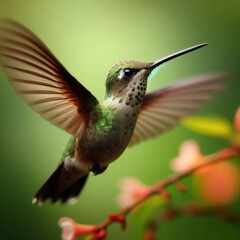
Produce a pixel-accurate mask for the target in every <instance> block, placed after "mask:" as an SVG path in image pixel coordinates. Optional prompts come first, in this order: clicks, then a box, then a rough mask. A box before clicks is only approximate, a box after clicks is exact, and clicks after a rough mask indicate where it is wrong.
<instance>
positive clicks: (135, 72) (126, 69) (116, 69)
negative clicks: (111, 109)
mask: <svg viewBox="0 0 240 240" xmlns="http://www.w3.org/2000/svg"><path fill="white" fill-rule="evenodd" d="M149 67H150V63H143V62H138V61H133V60H128V61H124V62H119V63H118V64H116V65H115V66H113V67H112V68H111V70H110V71H109V73H108V76H107V81H106V95H107V96H108V97H109V96H111V95H112V96H114V97H121V96H124V95H126V94H127V93H128V92H129V91H133V90H134V89H137V88H139V89H142V90H143V88H145V90H146V80H147V78H148V76H149V74H150V73H151V69H150V68H149ZM144 92H145V91H144Z"/></svg>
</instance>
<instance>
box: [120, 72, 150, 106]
mask: <svg viewBox="0 0 240 240" xmlns="http://www.w3.org/2000/svg"><path fill="white" fill-rule="evenodd" d="M147 77H148V76H144V77H142V78H141V79H140V80H137V81H133V82H132V83H129V86H128V88H127V92H126V95H125V98H124V102H125V105H127V106H130V107H131V108H133V107H137V106H139V107H140V106H141V104H142V101H143V99H144V96H145V92H146V89H147Z"/></svg>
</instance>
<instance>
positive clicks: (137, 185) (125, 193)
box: [117, 177, 151, 208]
mask: <svg viewBox="0 0 240 240" xmlns="http://www.w3.org/2000/svg"><path fill="white" fill-rule="evenodd" d="M150 189H151V187H150V186H147V185H145V184H144V183H142V182H141V181H140V180H138V179H137V178H133V177H126V178H124V179H122V180H121V182H120V191H121V192H120V194H119V196H118V197H117V203H118V205H119V206H120V207H121V208H125V207H128V206H130V205H131V204H133V203H134V202H135V201H136V200H137V199H139V198H142V197H144V196H146V195H147V194H148V193H149V191H150Z"/></svg>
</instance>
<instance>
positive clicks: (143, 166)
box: [0, 0, 240, 240]
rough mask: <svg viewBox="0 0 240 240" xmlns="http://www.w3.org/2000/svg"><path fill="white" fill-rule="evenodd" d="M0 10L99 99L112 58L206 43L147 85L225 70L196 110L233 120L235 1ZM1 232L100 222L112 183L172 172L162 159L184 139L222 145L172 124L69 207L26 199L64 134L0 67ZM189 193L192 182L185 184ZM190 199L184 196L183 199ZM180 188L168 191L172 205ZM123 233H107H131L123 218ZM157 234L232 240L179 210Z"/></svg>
mask: <svg viewBox="0 0 240 240" xmlns="http://www.w3.org/2000/svg"><path fill="white" fill-rule="evenodd" d="M0 17H10V18H13V19H15V20H18V21H20V22H21V23H23V24H24V25H26V26H27V27H28V28H30V29H31V30H32V31H33V32H34V33H36V34H37V35H38V36H39V37H40V38H41V39H42V40H43V42H44V43H45V44H46V45H47V46H48V47H49V48H50V49H51V51H52V52H53V53H54V54H55V56H56V57H57V58H58V59H59V60H60V61H61V62H62V63H63V65H64V66H66V68H67V69H68V70H69V71H70V73H72V74H73V75H74V76H75V77H76V78H77V79H79V80H80V81H81V83H82V84H83V85H84V86H86V87H87V88H88V89H89V90H91V91H92V92H93V94H94V95H95V96H97V97H98V98H99V99H103V96H104V91H105V86H104V84H105V77H106V75H107V72H108V70H109V69H110V68H111V67H112V65H114V64H115V63H116V62H118V61H120V60H127V59H134V60H142V61H152V60H156V59H158V58H160V57H163V56H165V55H167V54H170V53H173V52H175V51H177V50H180V49H183V48H186V47H190V46H192V45H195V44H199V43H202V42H209V43H210V45H209V46H208V47H205V48H203V49H201V50H198V51H196V52H194V53H191V54H188V55H185V56H183V57H181V58H178V59H176V60H174V61H172V62H170V63H168V64H166V66H164V67H162V69H161V71H159V72H158V73H157V75H156V76H155V77H154V79H152V80H151V82H150V85H149V89H150V90H151V89H156V88H157V87H161V86H163V85H164V84H166V83H168V82H173V81H175V80H178V79H181V78H185V77H188V76H191V75H195V74H201V73H207V72H215V71H227V72H231V73H232V76H231V77H230V78H229V79H228V80H227V87H226V90H225V91H224V92H222V93H220V94H218V96H217V97H216V98H215V100H214V101H213V102H211V103H210V104H208V105H207V106H205V107H204V108H203V109H202V110H201V111H200V112H198V114H199V115H222V116H225V117H227V118H228V119H230V120H231V119H232V117H233V115H234V112H235V110H236V108H237V107H238V106H239V103H240V97H239V96H240V95H239V94H240V92H239V90H240V70H239V60H240V44H239V43H240V31H239V24H240V1H239V0H228V1H227V0H225V1H223V0H219V1H209V0H202V1H187V0H183V1H177V0H167V1H165V0H164V1H161V0H159V1H157V0H148V1H143V0H138V1H135V0H133V1H128V0H122V1H112V0H101V1H98V0H91V1H81V0H65V1H63V0H51V1H47V0H42V1H36V0H35V1H33V0H21V1H20V0H12V1H9V0H0ZM0 110H1V118H0V123H1V124H0V134H1V135H0V169H1V171H0V186H1V193H0V194H1V195H0V210H1V218H0V219H1V220H0V221H1V223H0V226H1V227H0V229H1V231H0V239H3V240H8V239H9V240H12V239H25V240H27V239H31V240H32V239H35V240H38V239H39V240H40V239H41V240H43V239H60V233H61V232H60V229H59V228H58V226H57V221H58V219H59V218H60V217H62V216H68V217H72V218H74V219H76V220H77V221H79V222H82V223H89V224H94V223H99V222H101V221H102V220H103V219H104V218H105V217H106V216H107V215H108V214H109V213H110V212H114V211H117V210H118V207H117V205H116V201H115V199H116V195H117V193H118V182H119V180H120V179H121V178H123V177H124V176H136V177H139V178H140V179H142V180H143V181H144V182H146V183H147V184H153V183H155V182H156V181H157V180H159V179H161V178H164V177H166V176H167V175H169V174H170V173H171V169H170V167H169V162H170V160H171V159H172V158H173V157H174V156H176V155H177V154H178V147H179V145H180V143H181V142H182V141H184V140H185V139H196V140H197V141H198V142H199V144H200V146H201V148H202V150H203V152H204V153H211V152H213V151H215V150H217V149H219V148H221V147H223V146H225V145H226V143H225V142H223V141H220V140H218V139H214V138H207V137H202V136H199V135H197V134H195V133H193V132H190V131H188V130H187V129H184V128H183V127H177V128H175V129H174V130H172V131H170V132H168V133H166V134H165V135H163V136H162V137H158V138H156V139H154V140H149V141H147V142H145V143H141V144H139V145H138V146H135V147H133V148H130V149H127V150H126V151H125V153H124V154H123V155H122V156H121V157H120V159H118V161H116V162H115V163H113V164H112V165H111V166H110V167H109V168H108V170H107V171H106V172H105V173H104V174H102V175H100V176H96V177H91V178H90V179H89V181H88V183H87V187H86V188H85V189H84V191H83V192H82V194H81V197H80V198H79V201H78V203H77V205H74V206H71V205H68V204H66V205H62V204H54V205H52V204H51V203H48V202H47V203H46V204H44V206H43V207H40V208H39V207H37V206H33V205H31V199H32V197H33V196H34V194H35V192H36V190H38V188H39V187H40V186H41V184H42V183H43V182H44V181H45V180H46V178H47V177H48V176H49V175H50V174H51V172H52V171H53V170H54V168H55V166H56V164H57V163H58V160H59V158H60V154H61V151H62V148H63V147H64V145H65V142H66V140H67V139H68V135H67V134H66V133H65V132H63V131H61V130H59V129H58V128H56V127H54V126H52V125H50V124H49V123H48V122H46V121H45V120H43V119H42V118H41V117H40V116H39V115H37V114H36V113H35V112H33V111H32V110H31V109H30V108H29V107H27V106H26V105H25V103H24V102H23V101H22V100H21V99H20V98H19V97H18V96H17V95H16V94H15V93H14V91H13V89H12V87H11V86H10V84H9V82H8V80H7V79H6V76H5V74H4V73H3V71H2V69H0ZM189 191H190V192H191V189H190V190H189ZM190 196H191V193H189V194H188V195H187V196H186V199H188V197H190ZM180 199H182V197H181V196H179V194H176V195H174V196H173V200H172V201H175V202H178V200H179V201H180ZM128 220H129V222H130V225H129V227H128V230H127V231H126V232H124V233H123V232H122V231H121V230H120V227H119V226H118V225H117V224H115V225H113V226H111V227H110V229H109V232H108V239H113V240H118V239H119V240H120V239H121V240H122V239H137V240H138V239H139V238H138V237H135V234H134V232H131V229H134V230H132V231H140V230H141V229H139V228H140V225H139V228H138V226H136V225H135V226H133V225H134V224H131V222H133V221H131V217H130V218H129V219H128ZM158 236H159V239H164V240H171V239H176V240H183V239H184V240H185V239H193V238H194V239H195V240H198V239H199V240H200V239H229V240H235V239H236V240H237V239H238V240H239V239H240V238H239V236H240V232H239V230H237V229H236V228H235V227H233V226H231V225H229V224H227V223H223V222H221V221H219V220H218V219H215V218H211V217H207V218H206V217H205V218H197V219H196V218H195V219H192V218H188V217H182V218H178V219H177V220H174V221H171V222H169V223H167V224H166V225H164V226H163V227H162V229H160V230H159V232H158Z"/></svg>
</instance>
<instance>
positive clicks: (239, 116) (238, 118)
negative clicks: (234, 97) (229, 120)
mask: <svg viewBox="0 0 240 240" xmlns="http://www.w3.org/2000/svg"><path fill="white" fill-rule="evenodd" d="M234 124H235V128H236V130H237V132H238V133H239V134H240V107H239V108H238V109H237V111H236V113H235V117H234Z"/></svg>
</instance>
